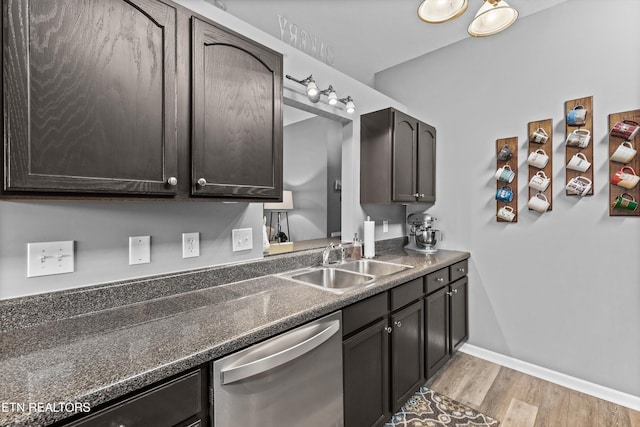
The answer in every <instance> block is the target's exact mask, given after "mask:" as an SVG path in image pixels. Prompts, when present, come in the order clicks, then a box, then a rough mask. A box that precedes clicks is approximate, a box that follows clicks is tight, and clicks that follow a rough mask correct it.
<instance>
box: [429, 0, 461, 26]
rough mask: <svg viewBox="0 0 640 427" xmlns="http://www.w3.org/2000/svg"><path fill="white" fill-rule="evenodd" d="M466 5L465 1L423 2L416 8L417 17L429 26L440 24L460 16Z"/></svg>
mask: <svg viewBox="0 0 640 427" xmlns="http://www.w3.org/2000/svg"><path fill="white" fill-rule="evenodd" d="M468 5H469V3H468V1H467V0H424V1H423V2H422V4H420V6H419V7H418V17H419V18H420V19H422V20H423V21H424V22H428V23H430V24H440V23H443V22H447V21H451V20H452V19H455V18H457V17H458V16H460V15H462V14H463V13H464V12H465V11H466V10H467V6H468Z"/></svg>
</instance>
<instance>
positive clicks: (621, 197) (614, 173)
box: [609, 110, 640, 217]
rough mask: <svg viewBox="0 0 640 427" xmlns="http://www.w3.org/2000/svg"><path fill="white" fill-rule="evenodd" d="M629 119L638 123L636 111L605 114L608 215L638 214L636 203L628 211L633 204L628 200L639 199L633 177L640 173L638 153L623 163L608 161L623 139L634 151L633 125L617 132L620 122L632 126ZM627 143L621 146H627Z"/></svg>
mask: <svg viewBox="0 0 640 427" xmlns="http://www.w3.org/2000/svg"><path fill="white" fill-rule="evenodd" d="M625 121H626V122H625ZM630 122H636V123H640V110H632V111H623V112H621V113H613V114H609V216H637V217H638V216H640V208H638V207H637V204H636V205H635V206H636V209H635V210H632V208H633V206H634V204H633V203H629V201H635V202H638V201H640V184H639V183H638V182H637V181H638V179H637V178H634V176H636V175H637V174H638V173H640V155H639V154H636V155H634V156H633V158H631V160H630V161H629V162H627V163H622V162H617V161H613V160H611V158H612V156H613V155H614V153H615V152H616V150H619V147H620V146H621V144H623V143H625V142H628V143H629V144H628V145H630V146H631V148H632V149H633V150H638V147H639V146H640V136H638V135H639V133H638V132H637V131H636V130H635V129H633V128H629V129H627V130H626V131H625V132H620V128H621V126H620V123H622V124H625V123H626V124H630V125H631V126H633V125H632V124H631V123H630ZM616 126H617V130H616ZM628 145H625V147H627V148H628ZM627 152H628V153H630V154H631V152H629V151H627ZM615 158H616V157H614V159H615ZM624 174H626V175H624ZM634 184H635V185H634Z"/></svg>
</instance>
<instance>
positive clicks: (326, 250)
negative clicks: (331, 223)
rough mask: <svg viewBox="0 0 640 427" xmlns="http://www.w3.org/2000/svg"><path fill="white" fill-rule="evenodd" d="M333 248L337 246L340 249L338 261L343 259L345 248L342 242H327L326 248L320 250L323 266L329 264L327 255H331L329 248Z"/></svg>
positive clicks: (341, 261)
mask: <svg viewBox="0 0 640 427" xmlns="http://www.w3.org/2000/svg"><path fill="white" fill-rule="evenodd" d="M335 248H339V249H340V263H343V262H344V260H345V252H346V251H345V249H344V246H342V243H339V244H337V245H336V244H335V243H333V242H331V243H329V246H327V247H326V248H324V251H322V265H323V266H327V265H330V264H329V255H331V250H333V249H335Z"/></svg>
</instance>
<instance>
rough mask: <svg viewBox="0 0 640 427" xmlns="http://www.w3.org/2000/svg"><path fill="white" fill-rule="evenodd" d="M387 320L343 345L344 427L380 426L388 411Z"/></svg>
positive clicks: (387, 415)
mask: <svg viewBox="0 0 640 427" xmlns="http://www.w3.org/2000/svg"><path fill="white" fill-rule="evenodd" d="M386 327H387V319H383V320H380V321H379V322H377V323H375V324H373V325H371V326H370V327H368V328H367V329H365V330H363V331H362V332H360V333H358V334H356V335H354V336H353V337H351V338H349V339H348V340H346V341H345V342H344V343H343V368H344V425H345V427H369V426H381V425H383V424H384V423H385V422H386V420H388V419H389V417H391V412H390V411H389V334H388V332H387V330H386Z"/></svg>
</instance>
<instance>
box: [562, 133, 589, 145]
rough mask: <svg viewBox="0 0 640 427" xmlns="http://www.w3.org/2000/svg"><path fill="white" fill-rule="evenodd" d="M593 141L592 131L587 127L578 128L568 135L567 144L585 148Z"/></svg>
mask: <svg viewBox="0 0 640 427" xmlns="http://www.w3.org/2000/svg"><path fill="white" fill-rule="evenodd" d="M589 141H591V132H590V131H588V130H587V129H576V130H574V131H573V132H571V133H570V134H569V136H567V141H566V142H567V145H569V146H571V147H579V148H585V147H587V146H588V145H589Z"/></svg>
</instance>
